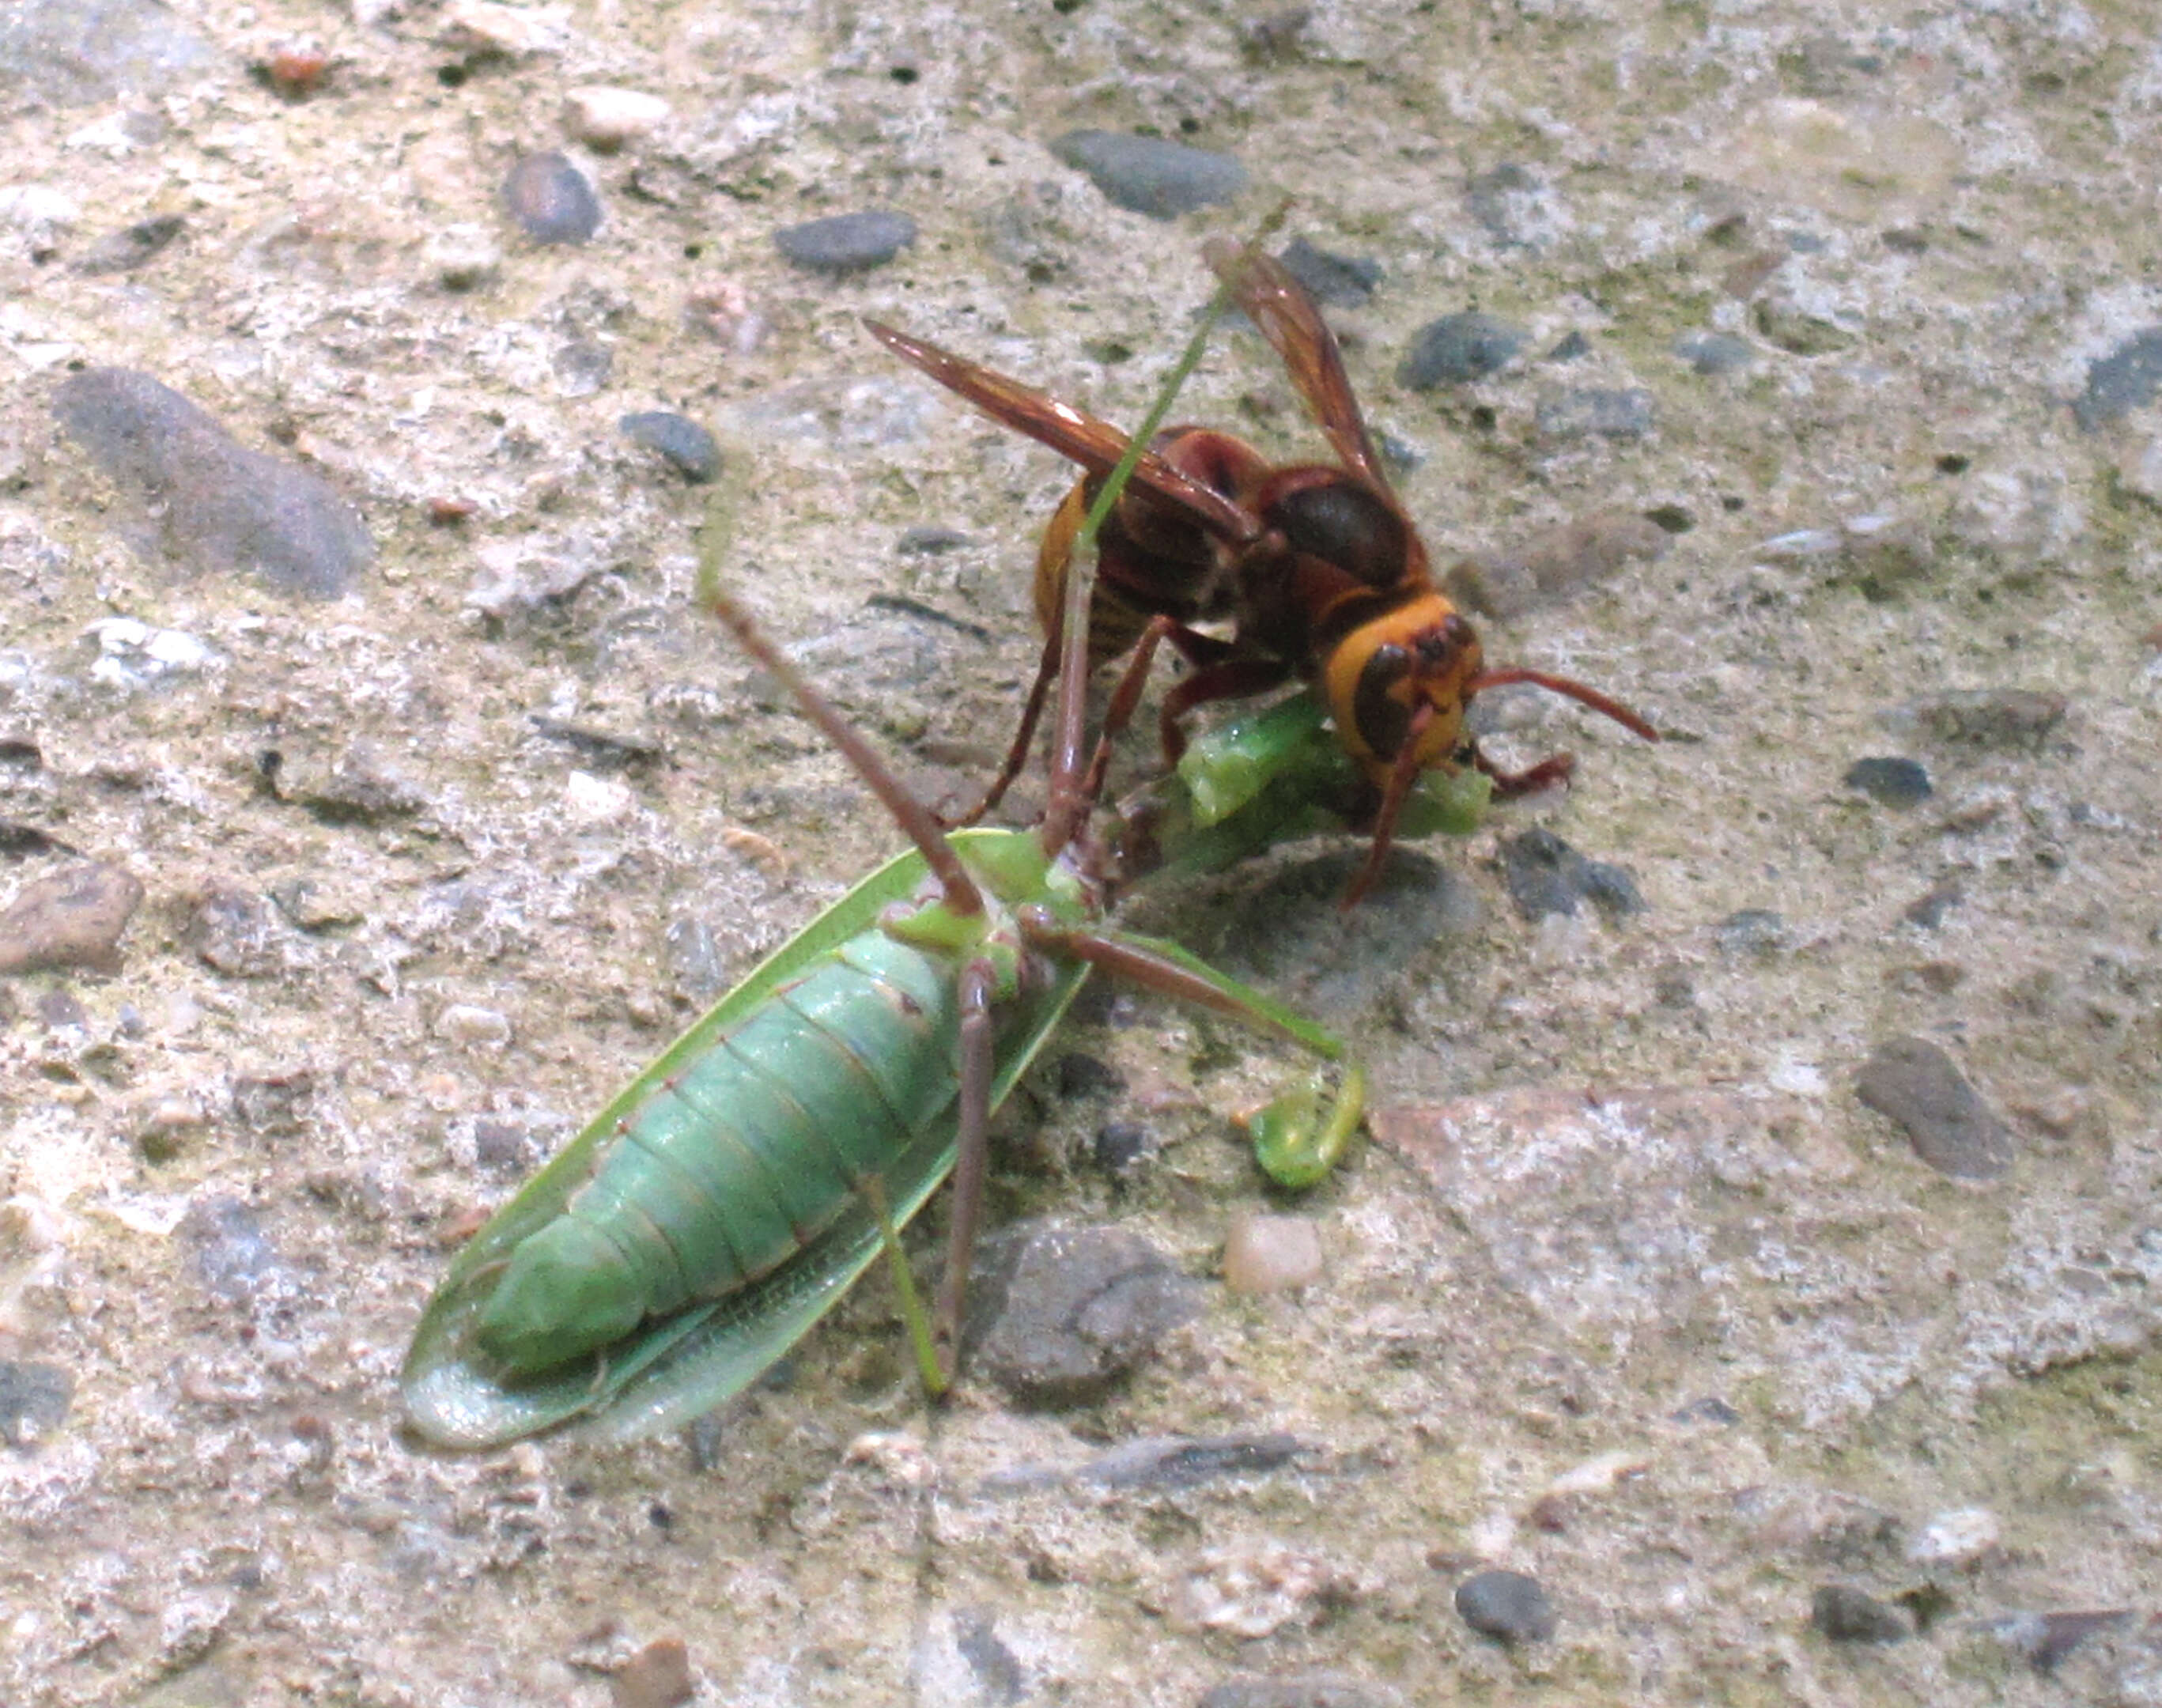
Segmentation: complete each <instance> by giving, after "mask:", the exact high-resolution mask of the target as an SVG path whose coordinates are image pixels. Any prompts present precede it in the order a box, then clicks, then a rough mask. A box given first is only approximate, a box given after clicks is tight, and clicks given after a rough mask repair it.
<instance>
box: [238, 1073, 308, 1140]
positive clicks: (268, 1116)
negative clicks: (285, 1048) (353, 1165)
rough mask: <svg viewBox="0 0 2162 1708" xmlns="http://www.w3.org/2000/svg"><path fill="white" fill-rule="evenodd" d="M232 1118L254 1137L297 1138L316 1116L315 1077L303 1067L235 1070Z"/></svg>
mask: <svg viewBox="0 0 2162 1708" xmlns="http://www.w3.org/2000/svg"><path fill="white" fill-rule="evenodd" d="M232 1118H233V1120H235V1121H236V1122H237V1123H238V1125H239V1126H240V1127H241V1128H242V1129H243V1131H247V1132H251V1133H253V1134H254V1135H255V1136H257V1137H258V1138H265V1139H290V1138H297V1137H298V1136H300V1134H302V1133H304V1132H306V1131H307V1130H308V1127H309V1125H310V1123H311V1122H312V1121H313V1120H315V1118H316V1076H315V1074H314V1073H312V1072H311V1070H310V1069H308V1068H290V1069H287V1070H285V1071H283V1072H280V1071H278V1070H275V1069H274V1070H272V1071H271V1072H269V1073H236V1074H234V1075H233V1078H232Z"/></svg>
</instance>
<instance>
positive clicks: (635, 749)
mask: <svg viewBox="0 0 2162 1708" xmlns="http://www.w3.org/2000/svg"><path fill="white" fill-rule="evenodd" d="M525 721H526V722H527V723H530V725H531V726H532V727H533V731H534V733H535V734H537V735H541V736H545V737H546V738H547V739H549V740H551V741H560V742H561V743H562V744H563V745H564V746H566V747H567V748H569V749H570V750H572V752H573V753H575V754H577V756H578V763H579V764H580V765H582V766H584V767H585V769H586V770H589V771H599V772H601V773H603V775H605V774H608V773H611V772H614V771H637V770H645V768H646V767H648V766H650V765H655V764H656V763H658V762H659V761H660V760H662V759H664V758H666V756H667V750H666V749H665V748H663V747H662V746H661V744H660V743H659V742H658V741H656V740H655V739H653V737H651V736H650V735H641V734H639V733H638V732H637V731H636V730H635V729H602V728H601V727H600V726H599V725H598V724H594V723H573V722H572V721H571V720H570V719H568V718H551V717H548V716H547V715H546V714H545V713H539V712H535V713H531V714H530V716H528V717H527V718H526V720H525Z"/></svg>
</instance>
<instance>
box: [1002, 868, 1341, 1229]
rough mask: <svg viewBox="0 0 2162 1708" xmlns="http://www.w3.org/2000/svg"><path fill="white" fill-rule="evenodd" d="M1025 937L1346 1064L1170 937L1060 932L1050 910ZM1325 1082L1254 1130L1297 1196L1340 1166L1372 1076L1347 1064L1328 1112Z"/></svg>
mask: <svg viewBox="0 0 2162 1708" xmlns="http://www.w3.org/2000/svg"><path fill="white" fill-rule="evenodd" d="M1018 917H1019V918H1020V921H1021V934H1022V936H1023V937H1024V938H1026V939H1027V940H1028V942H1029V943H1030V945H1031V947H1032V948H1038V949H1042V950H1044V951H1046V952H1047V953H1052V954H1058V955H1064V956H1068V957H1070V958H1073V959H1074V960H1077V961H1085V962H1087V963H1088V964H1089V965H1090V966H1092V967H1096V968H1099V969H1102V970H1103V971H1104V972H1107V973H1114V974H1117V975H1118V976H1119V977H1120V978H1121V979H1130V980H1131V981H1132V982H1133V983H1135V984H1136V985H1143V986H1145V987H1146V988H1147V989H1148V990H1157V991H1161V992H1162V993H1163V994H1164V995H1167V996H1175V997H1177V998H1178V999H1179V1000H1181V1001H1183V1002H1190V1003H1192V1004H1193V1005H1194V1006H1195V1007H1197V1008H1205V1009H1208V1010H1209V1011H1210V1012H1212V1013H1215V1014H1221V1015H1225V1016H1229V1017H1230V1018H1231V1019H1233V1020H1242V1021H1245V1022H1246V1023H1247V1024H1248V1025H1249V1026H1257V1027H1259V1028H1261V1030H1262V1031H1265V1032H1275V1033H1277V1034H1278V1035H1279V1036H1281V1037H1287V1038H1289V1039H1291V1040H1292V1042H1294V1043H1297V1044H1302V1045H1303V1046H1305V1047H1306V1048H1308V1049H1309V1050H1311V1051H1313V1052H1314V1054H1316V1055H1317V1056H1319V1057H1321V1058H1323V1059H1324V1060H1326V1061H1330V1062H1338V1061H1344V1042H1343V1040H1342V1039H1340V1038H1339V1037H1336V1036H1335V1035H1334V1033H1331V1032H1324V1030H1323V1029H1322V1028H1321V1027H1319V1026H1316V1025H1315V1024H1314V1023H1313V1021H1310V1020H1308V1019H1307V1018H1306V1017H1305V1016H1303V1015H1299V1014H1295V1013H1293V1012H1292V1011H1291V1010H1290V1009H1288V1008H1286V1007H1285V1006H1284V1005H1282V1003H1280V1002H1276V1001H1272V1000H1270V999H1269V998H1268V997H1266V996H1264V995H1262V994H1261V992H1260V991H1258V990H1254V989H1253V988H1252V987H1251V986H1250V985H1242V984H1240V982H1239V981H1238V980H1237V979H1233V978H1230V977H1229V976H1227V975H1226V974H1222V973H1219V972H1218V971H1217V970H1216V969H1214V967H1212V966H1210V965H1209V964H1208V963H1207V962H1206V961H1204V960H1203V959H1201V958H1200V957H1198V955H1193V954H1190V953H1188V952H1187V951H1186V950H1184V949H1183V948H1180V947H1179V946H1178V944H1177V943H1172V942H1169V941H1168V940H1167V939H1165V938H1155V937H1138V936H1135V935H1133V934H1131V933H1130V932H1109V931H1092V930H1084V929H1081V928H1078V927H1066V926H1060V925H1057V924H1055V923H1054V922H1052V920H1051V919H1050V917H1049V916H1048V914H1047V911H1046V910H1044V909H1042V908H1040V907H1027V908H1023V909H1022V910H1021V912H1020V914H1019V916H1018ZM1323 1091H1324V1084H1323V1082H1322V1080H1321V1079H1319V1076H1316V1077H1314V1078H1312V1079H1308V1080H1307V1081H1305V1082H1304V1083H1303V1084H1302V1085H1300V1086H1298V1088H1296V1089H1292V1090H1291V1091H1288V1092H1286V1093H1285V1094H1283V1095H1282V1096H1281V1097H1279V1098H1277V1099H1276V1100H1275V1101H1274V1102H1273V1103H1272V1104H1270V1105H1268V1107H1267V1108H1266V1109H1264V1110H1262V1111H1261V1113H1260V1114H1259V1115H1256V1116H1254V1117H1253V1118H1252V1119H1251V1120H1250V1121H1249V1122H1248V1123H1247V1131H1250V1132H1251V1133H1252V1134H1253V1136H1254V1155H1255V1159H1256V1161H1257V1162H1260V1163H1261V1167H1262V1168H1263V1170H1264V1171H1266V1173H1267V1174H1268V1176H1269V1178H1271V1179H1272V1180H1274V1181H1276V1182H1277V1183H1279V1184H1280V1185H1283V1186H1288V1187H1290V1188H1293V1189H1294V1190H1298V1189H1303V1188H1306V1187H1309V1186H1313V1185H1314V1184H1316V1183H1319V1181H1320V1180H1321V1179H1322V1178H1324V1176H1325V1175H1327V1174H1328V1173H1329V1170H1330V1169H1331V1168H1333V1167H1335V1166H1336V1163H1337V1162H1338V1160H1339V1158H1340V1157H1342V1156H1343V1154H1344V1152H1345V1147H1346V1146H1348V1145H1349V1144H1350V1141H1351V1135H1352V1134H1353V1133H1354V1132H1355V1131H1357V1130H1358V1126H1359V1121H1360V1116H1361V1115H1364V1114H1365V1113H1366V1073H1365V1071H1364V1070H1363V1069H1361V1068H1360V1066H1359V1065H1358V1063H1355V1062H1346V1063H1345V1069H1344V1076H1343V1084H1342V1085H1341V1086H1340V1088H1339V1090H1338V1092H1337V1094H1336V1097H1335V1099H1334V1101H1333V1102H1332V1103H1331V1104H1330V1105H1329V1107H1328V1108H1327V1110H1323V1108H1322V1107H1321V1097H1322V1093H1323Z"/></svg>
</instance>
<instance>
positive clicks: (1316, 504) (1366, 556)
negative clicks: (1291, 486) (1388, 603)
mask: <svg viewBox="0 0 2162 1708" xmlns="http://www.w3.org/2000/svg"><path fill="white" fill-rule="evenodd" d="M1265 520H1266V521H1267V523H1268V525H1270V526H1271V527H1272V528H1274V529H1276V530H1278V531H1279V532H1281V533H1282V535H1283V536H1284V538H1285V540H1286V541H1288V542H1289V543H1290V545H1291V547H1292V550H1293V551H1303V552H1305V553H1307V554H1308V555H1309V556H1314V557H1319V558H1320V559H1321V560H1322V561H1324V562H1327V563H1333V564H1334V565H1335V566H1336V567H1337V568H1339V569H1340V570H1342V571H1343V572H1345V574H1346V575H1348V576H1350V577H1352V578H1353V579H1354V580H1355V581H1357V582H1361V583H1362V584H1363V585H1365V586H1366V587H1370V588H1374V589H1375V590H1376V591H1377V592H1380V591H1384V590H1386V589H1387V588H1392V587H1395V586H1396V585H1397V583H1398V582H1401V581H1402V579H1403V578H1404V572H1405V566H1406V562H1407V559H1408V557H1409V556H1410V549H1411V525H1410V524H1409V523H1407V522H1406V521H1405V520H1404V519H1403V518H1402V516H1400V515H1398V514H1397V512H1396V509H1395V508H1394V507H1393V506H1392V505H1391V504H1389V503H1388V501H1387V500H1386V499H1383V498H1382V497H1381V495H1380V494H1377V493H1375V492H1373V491H1371V490H1370V489H1369V488H1366V487H1364V486H1361V485H1360V483H1358V482H1356V481H1355V480H1349V479H1345V478H1343V477H1341V476H1339V477H1337V478H1334V479H1332V480H1328V481H1324V482H1321V483H1317V484H1315V485H1313V486H1308V487H1303V488H1298V489H1296V490H1294V491H1292V492H1288V493H1286V494H1284V495H1283V497H1282V498H1281V499H1277V500H1276V502H1275V503H1273V504H1270V505H1269V507H1268V510H1267V513H1266V517H1265Z"/></svg>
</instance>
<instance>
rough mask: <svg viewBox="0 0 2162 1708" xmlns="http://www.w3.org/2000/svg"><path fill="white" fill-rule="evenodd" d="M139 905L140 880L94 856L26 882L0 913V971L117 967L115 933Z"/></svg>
mask: <svg viewBox="0 0 2162 1708" xmlns="http://www.w3.org/2000/svg"><path fill="white" fill-rule="evenodd" d="M142 905H143V885H142V884H141V883H140V882H139V881H138V880H137V879H136V878H134V877H133V875H130V874H128V873H127V872H123V870H120V868H119V867H118V866H108V865H102V864H98V863H97V862H96V861H94V860H93V861H86V862H85V863H84V864H81V865H76V866H70V867H68V868H67V869H66V870H63V871H59V872H55V873H53V874H52V875H50V876H49V877H44V878H39V879H38V880H36V881H34V882H33V883H29V884H26V885H23V888H22V890H21V891H20V892H19V893H18V895H17V896H16V897H15V900H14V901H13V903H12V904H11V905H10V906H8V911H6V912H5V913H0V974H8V973H29V972H35V971H38V970H39V969H45V968H53V967H86V968H89V969H91V970H93V971H96V972H102V973H110V972H114V971H117V970H118V968H119V965H120V938H121V934H122V933H123V932H125V931H126V930H127V929H128V921H130V920H132V919H133V918H134V917H135V910H136V909H137V908H138V907H139V906H142Z"/></svg>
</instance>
